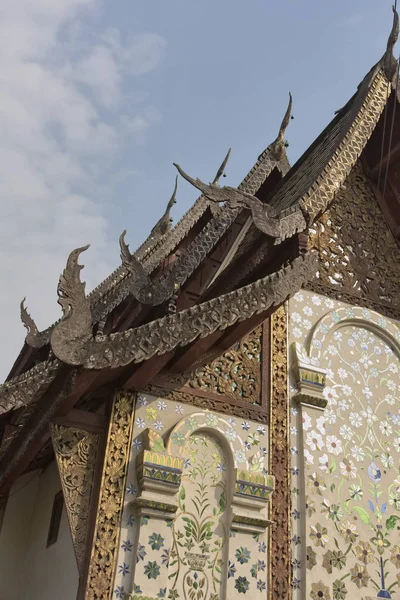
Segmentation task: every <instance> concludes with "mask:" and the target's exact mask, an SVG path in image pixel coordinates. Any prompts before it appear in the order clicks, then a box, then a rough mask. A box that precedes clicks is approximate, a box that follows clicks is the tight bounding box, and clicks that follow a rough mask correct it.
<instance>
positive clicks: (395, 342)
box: [308, 306, 400, 364]
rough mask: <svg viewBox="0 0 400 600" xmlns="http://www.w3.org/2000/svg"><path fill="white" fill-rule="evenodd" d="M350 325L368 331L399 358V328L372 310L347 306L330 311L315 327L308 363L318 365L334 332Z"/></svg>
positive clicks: (309, 343) (309, 346)
mask: <svg viewBox="0 0 400 600" xmlns="http://www.w3.org/2000/svg"><path fill="white" fill-rule="evenodd" d="M351 325H353V326H355V327H362V328H364V329H368V330H369V331H371V332H372V333H374V334H375V335H377V336H378V337H380V338H381V339H383V340H384V341H385V342H386V343H387V344H388V345H389V346H390V347H391V348H392V349H393V351H394V352H395V353H396V354H397V356H399V357H400V327H399V326H397V325H396V324H395V323H394V322H393V321H390V320H389V319H387V318H385V317H383V316H382V315H380V314H379V313H377V312H375V311H374V310H369V309H368V308H360V307H358V306H349V307H342V308H338V309H336V310H332V311H330V312H329V313H327V314H326V315H325V316H324V317H322V319H320V320H319V321H318V323H317V324H316V325H315V327H314V329H313V330H312V332H311V335H310V338H309V340H308V357H309V360H310V362H311V363H313V364H320V361H321V357H322V355H323V351H324V349H325V348H326V346H327V345H328V343H329V341H330V339H331V337H332V335H333V334H334V332H335V331H337V330H338V329H340V328H342V327H349V326H351Z"/></svg>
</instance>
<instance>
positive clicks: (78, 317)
mask: <svg viewBox="0 0 400 600" xmlns="http://www.w3.org/2000/svg"><path fill="white" fill-rule="evenodd" d="M88 248H89V245H87V246H83V247H82V248H77V249H76V250H73V251H72V252H71V254H70V255H69V257H68V260H67V264H66V266H65V269H64V271H63V272H62V274H61V276H60V279H59V281H58V286H57V294H58V304H59V305H60V306H61V308H62V311H63V316H62V318H61V320H60V321H59V322H58V323H57V324H56V325H55V327H54V328H53V330H52V332H51V335H50V344H51V349H52V350H53V352H54V354H55V356H56V357H57V358H59V359H60V360H62V361H63V362H66V363H67V364H71V365H78V364H80V362H79V361H80V355H81V353H82V351H83V349H84V346H85V344H86V343H87V342H88V341H89V340H90V339H92V337H93V326H92V314H91V310H90V302H89V300H88V298H87V297H86V295H85V287H86V284H85V283H84V282H82V281H81V276H80V272H81V270H82V269H83V265H79V264H78V259H79V256H80V254H81V253H82V252H84V251H85V250H87V249H88Z"/></svg>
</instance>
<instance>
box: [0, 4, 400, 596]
mask: <svg viewBox="0 0 400 600" xmlns="http://www.w3.org/2000/svg"><path fill="white" fill-rule="evenodd" d="M398 30H399V19H398V15H397V13H396V12H394V23H393V28H392V31H391V33H390V36H389V39H388V45H387V49H386V51H385V53H384V55H383V57H382V58H381V60H379V62H378V63H377V64H376V65H374V66H373V67H372V69H371V70H370V71H369V73H368V74H367V75H366V76H365V78H364V79H363V80H362V82H361V83H360V84H359V85H358V87H357V90H356V92H355V94H354V95H353V97H352V98H351V99H350V100H349V101H348V103H347V104H346V105H345V106H344V107H343V108H342V109H341V110H340V111H338V112H337V113H336V115H335V117H334V119H333V120H332V121H331V123H329V125H328V126H327V127H326V129H325V130H324V131H323V132H322V133H321V135H320V136H319V137H318V138H317V139H316V140H315V141H314V143H313V144H312V145H311V146H310V148H309V149H308V150H307V151H306V152H305V153H304V155H303V156H302V157H301V158H300V159H299V160H298V161H297V163H296V164H295V165H294V166H292V167H291V166H290V165H289V162H288V159H287V156H286V150H285V148H286V145H287V143H286V142H285V131H286V128H287V126H288V124H289V121H290V116H291V110H292V98H291V96H290V101H289V106H288V108H287V110H286V113H285V115H284V118H283V121H282V124H281V126H280V128H279V133H278V136H277V138H276V140H275V141H273V142H272V143H271V144H270V145H269V146H268V147H267V148H266V149H265V150H264V151H263V152H262V153H261V154H260V156H259V157H258V159H257V161H256V162H255V165H254V167H253V168H252V169H251V171H250V172H249V173H248V174H247V175H246V177H245V178H244V179H243V181H242V182H241V183H240V184H239V185H238V187H236V188H232V187H222V186H221V185H220V184H219V180H220V178H221V176H222V175H223V174H224V171H225V169H226V166H227V162H228V159H229V153H230V151H229V152H228V154H227V156H226V157H225V159H224V160H223V162H222V164H221V167H220V168H219V169H218V171H217V173H216V176H215V178H214V180H213V182H212V183H210V184H205V183H204V182H202V181H201V180H200V179H196V178H193V177H192V176H190V175H188V174H187V173H186V172H185V171H184V169H183V168H182V167H181V166H179V165H175V166H176V168H177V170H178V174H179V175H180V176H181V177H183V178H184V179H186V180H187V181H189V182H190V183H191V184H192V185H194V186H195V187H196V188H197V189H199V191H200V193H201V195H200V197H199V198H198V200H197V201H196V202H195V203H194V205H193V206H192V207H191V208H190V209H189V211H188V212H187V213H186V214H185V215H184V216H183V217H182V218H181V220H180V221H179V222H178V223H177V224H176V225H175V226H174V227H172V225H171V217H170V213H171V210H172V209H173V205H174V204H175V202H176V196H177V186H176V185H175V189H174V193H173V195H172V197H171V199H170V201H169V202H168V204H167V207H166V211H165V213H164V215H163V216H162V217H161V219H160V220H159V221H158V222H157V223H156V225H155V226H154V228H153V229H152V231H151V232H150V234H149V236H148V237H147V239H146V240H145V241H144V242H143V244H142V245H141V246H140V247H139V248H138V249H137V250H136V251H135V252H133V253H132V252H131V251H130V249H129V246H128V244H127V241H126V238H127V236H128V234H127V233H126V232H124V233H123V234H122V235H121V237H120V240H119V243H120V249H121V265H120V266H119V267H118V268H117V269H116V270H115V271H114V272H113V273H112V274H111V275H110V276H109V277H108V278H107V279H106V280H105V281H103V282H102V283H101V284H100V285H99V286H98V287H97V288H96V289H95V290H93V291H92V292H91V293H90V294H88V295H86V294H85V284H84V283H83V282H82V278H81V275H82V274H81V269H82V265H80V264H79V260H80V257H81V254H82V253H83V252H84V251H86V250H87V248H88V247H87V246H86V247H82V248H78V249H76V250H73V251H72V252H71V254H70V256H69V257H68V259H67V262H66V267H65V269H64V271H63V273H62V274H61V276H60V280H59V283H58V287H57V292H58V302H59V304H60V306H61V309H62V317H61V319H60V320H59V321H58V322H56V323H55V324H53V325H52V326H50V327H49V328H48V329H46V330H44V331H39V330H38V328H37V326H36V324H35V321H34V319H33V317H32V316H31V315H30V314H29V313H28V310H27V308H26V306H25V304H24V302H22V303H21V319H22V322H23V324H24V325H25V327H26V328H27V331H28V333H27V336H26V340H25V344H24V346H23V348H22V350H21V352H20V354H19V356H18V357H17V359H16V361H15V363H14V366H13V368H12V370H11V372H10V374H9V376H8V378H7V380H6V382H5V383H4V384H3V385H1V386H0V441H1V446H0V600H47V599H49V600H50V599H53V598H57V600H75V599H76V600H100V599H102V600H115V599H123V600H158V599H163V598H165V599H167V600H225V599H227V600H228V599H229V600H235V599H240V598H246V597H247V598H252V600H267V599H268V600H289V599H293V600H309V599H312V600H319V599H322V600H353V599H354V600H355V599H357V600H373V599H374V600H375V599H377V598H392V599H396V598H398V599H399V598H400V284H399V282H400V183H399V182H400V179H399V175H398V173H399V172H400V171H399V169H400V164H399V161H400V152H399V148H400V109H399V107H397V104H398V103H399V100H400V97H399V89H400V88H399V85H398V84H399V81H398V64H397V61H396V60H395V59H394V56H393V46H394V44H395V42H396V41H397V37H398ZM396 109H398V110H397V111H396Z"/></svg>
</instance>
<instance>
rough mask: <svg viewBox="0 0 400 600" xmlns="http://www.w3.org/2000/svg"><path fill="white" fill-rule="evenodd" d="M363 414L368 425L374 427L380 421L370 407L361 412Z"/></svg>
mask: <svg viewBox="0 0 400 600" xmlns="http://www.w3.org/2000/svg"><path fill="white" fill-rule="evenodd" d="M368 389H369V388H368ZM371 395H372V394H371ZM361 414H362V416H363V417H364V419H365V420H366V421H367V424H368V425H372V424H373V423H374V422H375V421H377V420H378V417H377V416H376V415H375V414H374V411H373V410H372V408H371V407H370V406H367V408H366V410H363V411H362V412H361Z"/></svg>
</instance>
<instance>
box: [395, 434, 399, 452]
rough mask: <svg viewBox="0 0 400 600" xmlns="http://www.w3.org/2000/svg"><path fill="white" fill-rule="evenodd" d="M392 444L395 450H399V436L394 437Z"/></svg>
mask: <svg viewBox="0 0 400 600" xmlns="http://www.w3.org/2000/svg"><path fill="white" fill-rule="evenodd" d="M393 446H394V448H395V449H396V450H397V452H400V437H397V438H394V440H393Z"/></svg>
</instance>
